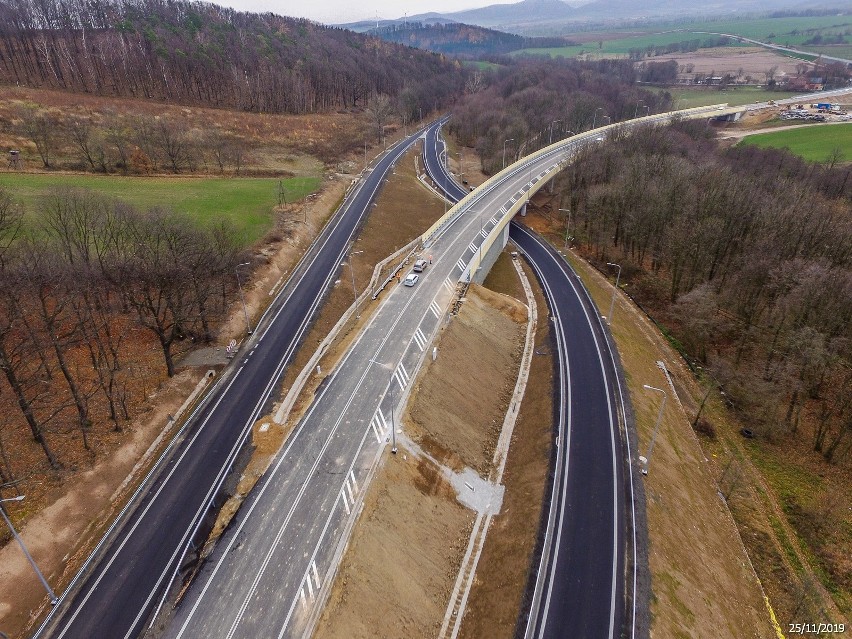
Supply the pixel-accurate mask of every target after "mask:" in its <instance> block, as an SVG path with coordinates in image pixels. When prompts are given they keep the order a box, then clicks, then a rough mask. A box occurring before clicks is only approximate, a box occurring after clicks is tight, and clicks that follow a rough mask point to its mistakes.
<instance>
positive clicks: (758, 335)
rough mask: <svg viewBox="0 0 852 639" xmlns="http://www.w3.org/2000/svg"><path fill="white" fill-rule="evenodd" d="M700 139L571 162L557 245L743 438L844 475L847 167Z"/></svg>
mask: <svg viewBox="0 0 852 639" xmlns="http://www.w3.org/2000/svg"><path fill="white" fill-rule="evenodd" d="M713 137H714V132H713V130H712V129H711V128H709V127H707V126H706V125H705V124H703V123H696V122H681V123H677V124H675V125H673V126H672V127H669V128H647V129H642V130H640V131H638V132H636V133H635V134H631V135H626V134H622V135H620V136H615V137H614V138H612V140H611V141H610V142H609V143H608V144H606V145H603V146H600V147H596V148H595V149H594V150H593V151H591V150H590V151H585V152H583V153H582V154H581V155H580V157H578V158H577V161H575V162H573V163H572V165H571V166H570V167H569V168H568V169H567V170H566V171H565V172H563V174H562V176H561V177H559V179H558V181H557V189H558V190H559V192H560V193H561V198H562V199H561V202H562V203H561V205H560V206H561V207H562V208H565V209H569V210H570V211H571V228H570V229H568V233H569V234H571V235H573V236H575V237H576V241H577V242H578V243H579V244H580V245H581V246H583V247H584V249H585V250H587V251H588V252H589V253H590V254H591V255H592V256H593V258H594V259H596V260H598V261H600V262H601V263H603V262H606V261H614V262H618V263H620V264H622V266H623V268H624V275H623V276H622V281H623V282H626V283H627V290H628V291H630V292H631V294H632V295H633V296H634V297H636V299H637V300H639V301H640V303H642V305H643V306H645V307H647V308H648V310H649V312H651V313H652V314H653V316H654V317H655V319H657V320H658V321H659V322H660V323H661V324H662V325H664V326H667V327H670V330H671V333H672V335H673V337H674V338H675V339H676V341H677V345H678V346H679V347H680V348H681V351H682V352H683V354H684V355H685V356H686V357H687V358H688V359H689V361H691V362H692V363H693V365H694V366H695V367H696V369H708V370H709V371H710V373H711V374H712V375H713V377H714V378H715V379H716V380H717V381H718V383H719V384H720V385H721V387H722V388H723V389H724V390H725V393H726V395H727V397H728V398H729V401H730V403H731V406H732V407H733V408H734V409H735V410H737V411H739V412H740V413H741V414H743V415H744V416H746V418H747V421H748V422H749V423H750V424H751V425H752V428H753V429H754V430H755V431H756V432H757V433H758V434H760V435H762V436H765V437H767V438H768V439H770V440H772V439H779V438H781V437H783V436H787V435H792V436H795V437H797V438H807V439H808V441H809V445H810V446H811V448H812V449H813V450H814V451H815V452H817V453H819V454H820V455H822V456H823V457H824V459H825V460H827V461H828V462H834V463H837V462H841V461H848V459H849V458H850V451H852V332H850V330H852V329H850V327H852V217H850V214H849V213H850V203H852V179H850V177H852V176H851V175H850V174H852V167H850V166H849V165H848V164H846V165H843V164H839V163H837V161H836V160H837V158H835V160H834V161H828V162H826V163H824V164H819V163H808V162H805V161H804V160H802V159H800V158H797V157H796V156H793V155H791V154H790V153H789V152H787V151H784V150H777V149H759V148H756V147H753V146H743V147H734V148H730V149H728V150H725V151H722V150H719V149H718V148H717V143H716V142H715V140H714V139H713ZM564 222H565V223H566V224H567V220H565V221H564Z"/></svg>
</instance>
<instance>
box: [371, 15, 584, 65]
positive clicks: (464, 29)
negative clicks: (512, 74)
mask: <svg viewBox="0 0 852 639" xmlns="http://www.w3.org/2000/svg"><path fill="white" fill-rule="evenodd" d="M371 33H373V34H375V35H377V36H379V37H380V38H381V39H382V40H387V41H388V42H397V43H399V44H406V45H409V46H412V47H417V48H418V49H427V50H429V51H435V52H438V53H446V54H448V55H454V56H458V57H466V58H475V57H479V56H485V55H500V54H505V53H509V52H510V51H517V50H518V49H526V48H532V47H567V46H571V45H572V44H575V43H573V42H569V41H568V40H567V39H565V38H561V37H553V38H525V37H522V36H519V35H515V34H513V33H504V32H502V31H495V30H494V29H486V28H484V27H477V26H474V25H470V24H459V23H449V24H423V23H422V22H405V23H403V24H396V23H395V24H390V25H388V26H385V27H380V28H379V29H377V30H372V31H371Z"/></svg>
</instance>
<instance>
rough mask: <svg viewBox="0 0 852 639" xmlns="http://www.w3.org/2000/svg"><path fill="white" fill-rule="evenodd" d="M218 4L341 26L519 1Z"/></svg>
mask: <svg viewBox="0 0 852 639" xmlns="http://www.w3.org/2000/svg"><path fill="white" fill-rule="evenodd" d="M213 1H214V2H215V3H216V4H221V5H225V6H228V7H234V8H235V9H240V10H242V11H271V12H273V13H278V14H280V15H285V16H294V17H297V18H310V19H311V20H316V21H317V22H325V23H328V24H339V23H343V22H355V21H357V20H368V19H370V20H371V19H374V18H375V17H376V14H377V13H378V16H379V18H401V17H403V16H404V15H406V14H407V15H410V16H411V15H416V14H419V13H427V12H429V11H438V12H450V11H463V10H465V9H473V8H475V7H484V6H487V5H489V4H511V3H513V2H517V1H518V0H360V1H358V2H353V1H352V0H308V1H305V0H213Z"/></svg>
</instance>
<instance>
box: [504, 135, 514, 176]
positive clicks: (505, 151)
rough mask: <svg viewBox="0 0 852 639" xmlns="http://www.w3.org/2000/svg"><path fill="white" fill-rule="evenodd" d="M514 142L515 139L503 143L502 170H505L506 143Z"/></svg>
mask: <svg viewBox="0 0 852 639" xmlns="http://www.w3.org/2000/svg"><path fill="white" fill-rule="evenodd" d="M514 141H515V138H509V139H508V140H506V141H505V142H503V168H504V169H505V168H506V143H507V142H514Z"/></svg>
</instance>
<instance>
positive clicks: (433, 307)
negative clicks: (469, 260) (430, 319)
mask: <svg viewBox="0 0 852 639" xmlns="http://www.w3.org/2000/svg"><path fill="white" fill-rule="evenodd" d="M444 284H447V280H444ZM429 310H430V311H432V315H434V316H435V319H438V318H440V317H441V307H440V306H438V303H437V302H436V301H435V300H432V303H431V304H429Z"/></svg>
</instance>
